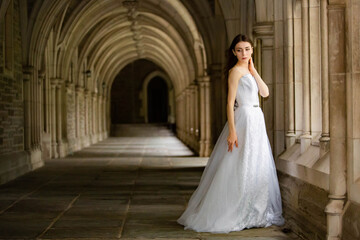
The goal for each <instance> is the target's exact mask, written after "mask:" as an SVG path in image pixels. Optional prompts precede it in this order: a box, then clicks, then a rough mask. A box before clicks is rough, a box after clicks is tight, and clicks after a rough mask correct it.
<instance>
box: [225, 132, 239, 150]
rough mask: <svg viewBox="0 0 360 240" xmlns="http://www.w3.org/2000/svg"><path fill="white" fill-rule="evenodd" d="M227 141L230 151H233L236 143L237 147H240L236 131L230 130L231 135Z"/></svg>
mask: <svg viewBox="0 0 360 240" xmlns="http://www.w3.org/2000/svg"><path fill="white" fill-rule="evenodd" d="M227 142H228V152H232V150H233V147H234V143H235V145H236V147H238V139H237V136H236V133H235V132H230V133H229V136H228V138H227Z"/></svg>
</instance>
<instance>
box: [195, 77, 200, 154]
mask: <svg viewBox="0 0 360 240" xmlns="http://www.w3.org/2000/svg"><path fill="white" fill-rule="evenodd" d="M194 113H195V117H194V121H195V125H194V127H195V140H196V148H197V150H198V151H199V131H200V130H199V86H198V84H197V83H196V84H195V85H194Z"/></svg>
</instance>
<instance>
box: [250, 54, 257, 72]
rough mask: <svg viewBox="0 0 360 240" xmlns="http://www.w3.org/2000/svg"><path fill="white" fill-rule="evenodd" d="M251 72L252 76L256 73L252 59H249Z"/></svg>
mask: <svg viewBox="0 0 360 240" xmlns="http://www.w3.org/2000/svg"><path fill="white" fill-rule="evenodd" d="M249 72H250V73H251V75H254V74H255V72H256V70H255V66H254V61H253V59H252V57H251V58H250V59H249Z"/></svg>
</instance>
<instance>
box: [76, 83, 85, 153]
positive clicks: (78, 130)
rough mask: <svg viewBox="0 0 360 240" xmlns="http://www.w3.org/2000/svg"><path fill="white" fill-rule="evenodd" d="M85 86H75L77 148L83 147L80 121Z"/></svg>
mask: <svg viewBox="0 0 360 240" xmlns="http://www.w3.org/2000/svg"><path fill="white" fill-rule="evenodd" d="M83 91H84V88H83V87H82V86H79V85H76V86H75V116H76V117H75V119H76V120H75V126H76V149H81V148H82V147H83V144H82V141H81V140H82V134H81V121H80V114H81V109H80V106H81V104H80V101H81V97H82V94H83Z"/></svg>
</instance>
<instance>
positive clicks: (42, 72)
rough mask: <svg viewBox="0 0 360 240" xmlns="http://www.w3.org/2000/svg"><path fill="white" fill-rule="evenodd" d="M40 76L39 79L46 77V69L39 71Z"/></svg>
mask: <svg viewBox="0 0 360 240" xmlns="http://www.w3.org/2000/svg"><path fill="white" fill-rule="evenodd" d="M38 78H39V79H44V78H45V71H44V70H41V71H39V72H38Z"/></svg>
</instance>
